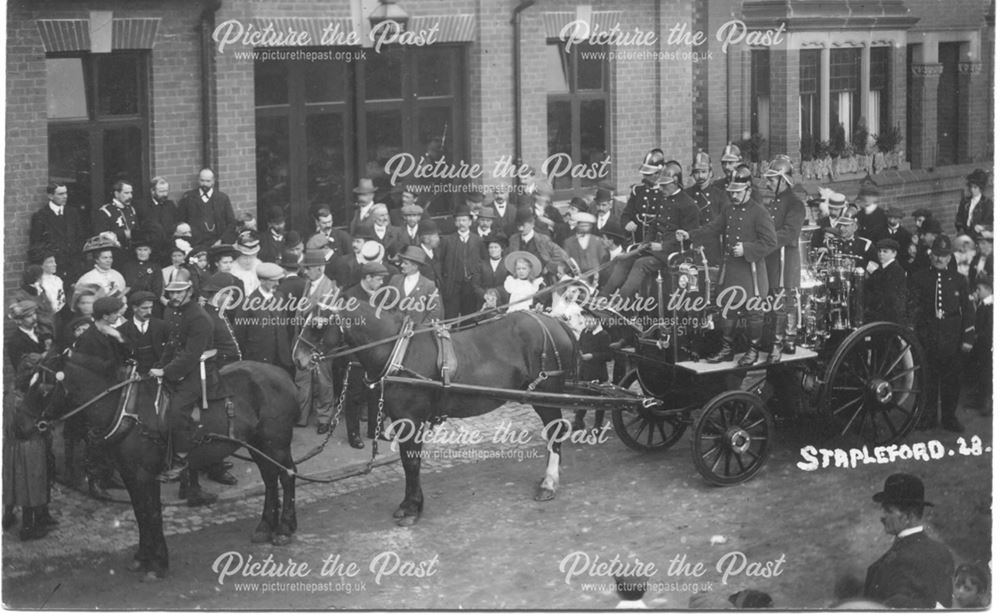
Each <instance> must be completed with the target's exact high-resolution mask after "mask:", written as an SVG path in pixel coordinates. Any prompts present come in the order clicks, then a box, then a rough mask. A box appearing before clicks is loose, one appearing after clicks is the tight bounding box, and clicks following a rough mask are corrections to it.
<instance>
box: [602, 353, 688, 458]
mask: <svg viewBox="0 0 1000 614" xmlns="http://www.w3.org/2000/svg"><path fill="white" fill-rule="evenodd" d="M638 379H639V376H638V374H637V372H636V371H635V370H632V371H629V372H628V373H626V374H625V377H623V378H622V381H621V382H619V384H618V385H619V386H621V387H622V388H625V389H628V388H629V387H631V386H632V385H633V384H635V383H636V382H637V381H638ZM643 392H644V393H645V392H646V391H645V390H643ZM611 422H612V424H614V425H615V433H617V434H618V437H619V439H621V440H622V441H623V442H624V443H625V445H626V446H628V447H630V448H632V449H633V450H639V451H640V452H651V451H654V450H666V449H667V448H669V447H670V446H672V445H674V444H675V443H677V442H678V441H679V440H680V438H681V437H682V436H683V435H684V431H685V430H686V429H687V427H688V423H689V422H690V418H689V414H687V413H685V412H678V411H676V410H669V411H665V410H664V409H663V408H659V409H648V408H639V409H633V408H631V407H629V408H626V409H615V410H612V412H611Z"/></svg>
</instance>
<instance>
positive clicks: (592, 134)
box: [574, 100, 608, 186]
mask: <svg viewBox="0 0 1000 614" xmlns="http://www.w3.org/2000/svg"><path fill="white" fill-rule="evenodd" d="M607 117H608V115H607V105H606V104H605V101H603V100H584V101H581V102H580V162H582V163H583V164H586V165H588V166H591V167H592V168H597V167H598V165H599V164H600V163H601V161H602V160H604V158H605V157H606V156H607V155H608V154H607V143H606V142H605V139H604V137H605V134H606V133H607V130H606V126H605V123H606V122H607ZM574 162H576V161H575V160H574ZM606 179H607V177H601V178H598V179H586V178H584V179H582V180H581V181H582V182H583V185H584V186H592V185H597V184H598V183H600V182H601V181H604V180H606Z"/></svg>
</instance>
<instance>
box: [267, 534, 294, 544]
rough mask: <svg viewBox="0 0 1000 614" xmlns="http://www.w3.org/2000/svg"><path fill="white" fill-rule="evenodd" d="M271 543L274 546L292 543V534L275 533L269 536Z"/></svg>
mask: <svg viewBox="0 0 1000 614" xmlns="http://www.w3.org/2000/svg"><path fill="white" fill-rule="evenodd" d="M271 543H272V544H274V545H275V546H287V545H288V544H290V543H292V536H291V535H282V534H280V533H279V534H278V535H275V536H274V537H272V538H271Z"/></svg>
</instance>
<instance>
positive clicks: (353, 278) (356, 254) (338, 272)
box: [323, 236, 367, 288]
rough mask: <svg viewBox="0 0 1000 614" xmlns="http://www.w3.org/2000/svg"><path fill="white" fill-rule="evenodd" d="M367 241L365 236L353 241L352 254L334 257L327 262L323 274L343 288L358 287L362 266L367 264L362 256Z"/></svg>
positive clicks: (355, 238)
mask: <svg viewBox="0 0 1000 614" xmlns="http://www.w3.org/2000/svg"><path fill="white" fill-rule="evenodd" d="M366 241H367V239H366V238H365V237H364V236H357V237H354V238H353V239H351V252H350V253H349V254H343V255H340V256H334V257H333V258H332V259H331V260H329V261H327V264H326V268H325V269H324V270H323V274H324V275H326V276H327V277H329V278H330V279H332V280H333V281H335V282H337V285H338V286H340V287H341V288H350V287H351V286H354V285H356V284H357V283H358V281H360V279H361V265H362V264H364V262H365V259H364V258H363V257H362V256H361V248H362V247H364V245H365V242H366Z"/></svg>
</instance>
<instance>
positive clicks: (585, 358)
mask: <svg viewBox="0 0 1000 614" xmlns="http://www.w3.org/2000/svg"><path fill="white" fill-rule="evenodd" d="M579 348H580V381H584V382H598V383H601V384H603V383H605V382H607V381H608V361H609V360H611V359H612V358H614V354H613V353H612V352H611V338H610V337H609V336H608V333H607V331H605V330H604V328H602V327H601V323H600V321H598V319H597V318H595V317H594V316H592V315H589V314H588V315H586V316H584V329H583V331H582V332H581V333H580V344H579ZM586 415H587V411H586V410H578V411H577V412H576V415H575V416H574V419H573V430H574V431H582V430H585V429H586V428H587V427H586V425H585V424H584V420H583V419H584V417H586ZM603 426H604V410H603V409H599V410H596V411H594V429H593V432H594V434H595V435H596V434H598V433H600V431H601V428H602V427H603Z"/></svg>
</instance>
